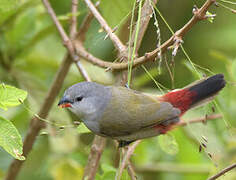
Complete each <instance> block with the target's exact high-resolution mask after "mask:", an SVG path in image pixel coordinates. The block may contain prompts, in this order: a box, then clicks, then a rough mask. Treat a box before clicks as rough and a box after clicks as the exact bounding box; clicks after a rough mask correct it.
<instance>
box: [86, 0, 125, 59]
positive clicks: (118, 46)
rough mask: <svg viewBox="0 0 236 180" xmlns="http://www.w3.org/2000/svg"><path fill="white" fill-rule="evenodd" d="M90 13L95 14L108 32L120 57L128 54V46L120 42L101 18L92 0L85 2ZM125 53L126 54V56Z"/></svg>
mask: <svg viewBox="0 0 236 180" xmlns="http://www.w3.org/2000/svg"><path fill="white" fill-rule="evenodd" d="M84 1H85V3H86V5H87V6H88V8H89V9H90V11H91V12H92V13H93V15H94V17H95V18H96V19H97V20H98V22H99V23H100V25H101V26H102V28H103V29H104V30H105V31H106V32H107V34H108V36H109V37H110V39H111V41H112V42H113V44H114V46H115V47H116V49H117V50H118V51H119V53H120V55H125V54H126V46H125V45H124V44H123V43H122V42H121V41H120V39H119V38H118V37H117V36H116V35H115V34H114V33H113V30H112V29H111V28H110V26H109V25H108V24H107V22H106V21H105V19H104V18H103V17H102V16H101V14H100V13H99V12H98V10H97V9H96V7H95V6H94V5H93V3H92V2H91V1H90V0H84ZM124 53H125V54H124Z"/></svg>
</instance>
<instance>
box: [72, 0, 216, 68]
mask: <svg viewBox="0 0 236 180" xmlns="http://www.w3.org/2000/svg"><path fill="white" fill-rule="evenodd" d="M86 1H87V0H86ZM214 3H215V0H207V1H206V2H205V3H204V4H203V6H202V7H201V8H200V9H196V11H194V15H193V17H192V18H191V19H190V21H189V22H188V23H187V24H185V25H184V26H183V27H182V28H181V29H180V30H178V31H176V33H175V34H174V35H173V36H171V37H170V38H169V39H168V40H167V41H165V42H164V43H163V44H162V45H161V46H160V47H158V48H156V49H155V50H153V51H151V52H149V53H146V54H145V55H144V56H141V57H139V58H136V59H135V60H134V63H133V67H136V66H138V65H140V64H143V63H145V62H147V61H150V60H153V59H154V58H155V57H156V56H157V53H158V52H160V51H161V52H162V54H163V53H164V52H165V51H166V50H167V48H168V47H169V46H171V45H173V43H174V42H175V40H176V39H182V38H183V37H184V35H185V34H186V33H187V32H188V31H190V29H191V28H192V27H193V26H194V25H195V24H196V23H197V22H199V21H201V20H203V19H205V18H206V16H205V15H206V11H207V10H208V9H209V8H210V6H211V5H212V4H214ZM75 45H76V47H75V48H76V51H77V53H78V55H79V56H80V57H82V58H84V59H85V60H87V61H88V62H90V63H92V64H94V65H97V66H100V67H103V68H110V69H112V70H124V69H127V67H128V63H127V62H124V63H111V62H106V61H103V60H101V59H99V58H97V57H94V56H93V55H92V54H90V53H89V52H87V51H86V50H85V49H84V48H83V47H82V46H81V45H80V43H78V42H77V43H76V44H75Z"/></svg>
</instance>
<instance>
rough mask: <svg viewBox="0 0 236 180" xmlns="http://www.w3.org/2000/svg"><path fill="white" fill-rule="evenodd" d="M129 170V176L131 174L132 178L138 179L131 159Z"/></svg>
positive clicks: (128, 165) (132, 179) (133, 179)
mask: <svg viewBox="0 0 236 180" xmlns="http://www.w3.org/2000/svg"><path fill="white" fill-rule="evenodd" d="M127 170H128V173H129V176H130V178H131V180H137V176H136V174H135V171H134V168H133V166H132V163H131V162H130V159H129V160H128V163H127Z"/></svg>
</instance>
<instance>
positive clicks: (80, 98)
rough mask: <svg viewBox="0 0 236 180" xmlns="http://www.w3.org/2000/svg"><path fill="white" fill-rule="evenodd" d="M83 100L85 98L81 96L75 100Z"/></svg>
mask: <svg viewBox="0 0 236 180" xmlns="http://www.w3.org/2000/svg"><path fill="white" fill-rule="evenodd" d="M82 99H83V97H82V96H79V97H77V98H76V99H75V100H76V101H81V100H82Z"/></svg>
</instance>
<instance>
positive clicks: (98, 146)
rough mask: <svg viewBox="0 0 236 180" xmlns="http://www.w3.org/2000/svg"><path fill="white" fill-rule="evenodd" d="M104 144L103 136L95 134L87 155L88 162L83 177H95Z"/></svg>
mask: <svg viewBox="0 0 236 180" xmlns="http://www.w3.org/2000/svg"><path fill="white" fill-rule="evenodd" d="M105 144H106V139H105V138H103V137H100V136H97V135H95V137H94V140H93V144H92V146H91V150H90V154H89V157H88V163H87V166H86V167H85V170H84V175H83V179H86V180H93V179H94V178H95V175H96V172H97V168H98V165H99V161H100V158H101V155H102V153H103V150H104V147H105Z"/></svg>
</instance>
